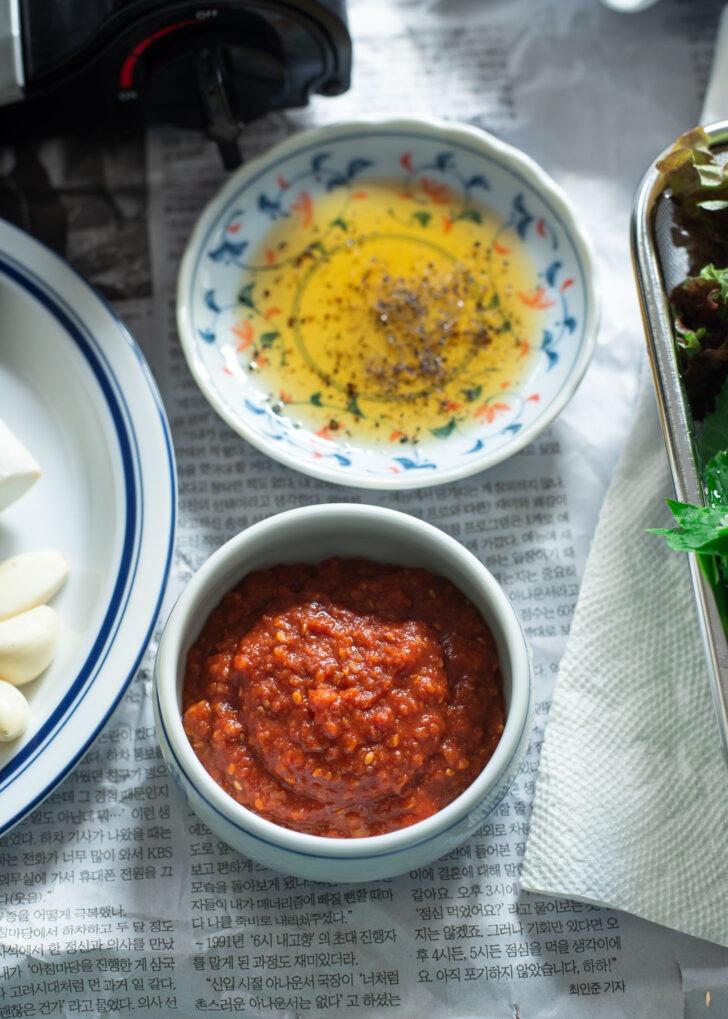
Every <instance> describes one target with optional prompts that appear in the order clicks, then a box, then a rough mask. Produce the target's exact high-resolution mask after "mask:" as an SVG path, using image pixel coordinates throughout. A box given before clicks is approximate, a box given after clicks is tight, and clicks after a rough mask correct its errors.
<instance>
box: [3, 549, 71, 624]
mask: <svg viewBox="0 0 728 1019" xmlns="http://www.w3.org/2000/svg"><path fill="white" fill-rule="evenodd" d="M67 576H68V563H67V562H66V560H65V559H64V558H63V556H62V555H61V554H60V552H55V551H53V550H42V551H36V552H24V553H21V554H20V555H16V556H12V557H11V558H10V559H6V560H5V561H4V562H2V563H0V620H3V619H7V618H8V617H9V616H16V615H18V613H20V612H26V611H27V610H28V609H32V608H35V606H36V605H43V604H45V603H46V602H48V601H50V600H51V598H52V597H53V596H54V595H55V594H57V592H58V591H59V590H60V589H61V587H62V586H63V584H64V583H65V580H66V577H67Z"/></svg>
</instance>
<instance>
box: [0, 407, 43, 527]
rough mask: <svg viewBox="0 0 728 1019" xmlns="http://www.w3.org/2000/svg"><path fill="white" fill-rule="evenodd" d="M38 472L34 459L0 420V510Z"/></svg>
mask: <svg viewBox="0 0 728 1019" xmlns="http://www.w3.org/2000/svg"><path fill="white" fill-rule="evenodd" d="M40 474H41V470H40V467H39V466H38V464H37V463H36V461H35V459H34V458H33V457H32V456H31V455H30V453H29V452H28V450H27V449H26V448H25V446H24V445H23V444H22V442H21V441H20V439H18V438H16V436H15V435H14V434H13V433H12V432H11V431H10V429H9V428H8V426H7V425H6V424H5V423H4V422H3V421H1V420H0V510H4V509H5V508H6V507H7V506H9V505H10V503H11V502H15V500H16V499H19V498H20V496H21V495H23V494H24V493H25V492H27V490H28V489H29V488H30V486H31V485H32V484H33V483H34V482H36V481H37V480H38V478H39V477H40Z"/></svg>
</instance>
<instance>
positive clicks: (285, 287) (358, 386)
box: [241, 181, 543, 443]
mask: <svg viewBox="0 0 728 1019" xmlns="http://www.w3.org/2000/svg"><path fill="white" fill-rule="evenodd" d="M425 186H426V183H425ZM458 208H459V203H458V198H457V196H454V195H453V194H452V193H451V192H450V191H449V189H448V193H445V192H438V191H437V190H436V189H435V188H434V187H431V188H430V189H429V190H428V191H426V192H419V191H417V190H406V191H405V190H403V189H402V188H401V187H399V189H398V186H397V185H395V184H389V183H388V182H386V181H385V182H368V183H366V182H364V183H362V185H361V187H360V188H359V189H358V190H356V191H354V192H353V193H347V194H346V195H345V196H342V195H341V194H340V193H338V192H334V193H332V194H324V195H320V196H316V197H309V196H308V195H305V196H303V197H302V198H301V201H300V203H299V212H300V215H297V216H296V217H292V218H287V219H283V220H280V221H278V222H277V223H276V224H275V225H274V227H273V228H272V230H271V231H270V232H269V233H268V235H267V236H266V237H265V239H264V241H263V244H262V245H261V248H260V250H259V251H258V252H257V253H256V255H255V257H254V259H253V261H254V263H255V264H256V265H257V266H259V267H261V268H259V269H258V270H257V272H258V278H259V281H260V285H261V286H262V287H263V288H264V289H263V293H264V298H265V306H266V308H267V309H269V313H270V321H271V323H272V324H273V326H274V328H272V330H271V332H270V333H269V334H268V335H269V337H270V339H269V341H268V343H267V344H266V343H264V344H261V343H256V344H255V345H254V346H253V347H252V348H250V349H249V352H248V353H249V357H248V358H247V360H246V362H245V366H246V368H247V370H248V371H251V372H256V373H258V375H259V379H260V381H261V382H262V383H263V385H264V386H265V387H266V389H267V390H268V392H269V394H270V400H271V402H272V404H273V405H274V407H275V408H276V409H277V410H278V411H279V412H280V413H281V414H285V415H286V416H288V417H289V418H292V419H293V420H295V421H297V422H300V424H301V425H302V426H303V427H306V428H308V429H310V430H313V431H315V432H318V433H319V434H321V435H324V436H327V437H331V438H336V440H337V441H338V442H342V441H346V440H347V439H352V440H356V441H357V442H358V443H361V442H365V443H367V442H371V443H381V442H392V441H396V440H397V439H402V440H403V441H404V440H407V441H419V440H421V439H422V438H426V437H427V435H428V433H430V432H435V433H436V432H437V430H438V429H444V428H448V427H452V424H453V422H457V423H458V425H459V426H460V427H463V428H468V427H473V426H475V425H477V424H478V423H479V422H481V421H482V420H486V421H487V420H488V419H489V414H491V413H492V407H493V400H494V398H495V397H496V396H497V395H498V394H499V393H501V392H505V391H507V390H509V389H511V388H512V387H514V386H516V385H518V384H519V383H520V382H521V381H522V380H523V378H524V376H526V375H527V373H528V372H529V370H530V369H531V367H532V364H533V360H534V358H533V355H532V350H533V349H534V348H535V346H536V345H537V342H538V341H539V340H540V328H541V327H540V319H541V316H542V314H543V311H542V310H541V309H540V308H539V306H538V303H539V302H538V288H537V277H536V272H535V270H534V268H533V266H532V264H531V261H530V258H529V255H528V252H527V250H526V247H525V245H524V244H523V243H522V242H521V241H520V239H519V238H518V236H517V234H516V232H515V231H512V230H507V229H505V228H504V224H503V223H502V222H501V221H500V220H499V219H498V218H497V217H496V216H495V214H494V213H493V212H492V211H491V210H489V209H488V208H487V207H485V206H478V207H477V208H476V209H473V207H472V206H469V207H468V208H467V212H466V213H460V214H459V213H458ZM534 295H535V296H534ZM245 315H246V313H245V312H243V316H242V322H241V329H243V330H244V328H245Z"/></svg>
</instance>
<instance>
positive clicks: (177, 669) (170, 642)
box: [154, 504, 534, 882]
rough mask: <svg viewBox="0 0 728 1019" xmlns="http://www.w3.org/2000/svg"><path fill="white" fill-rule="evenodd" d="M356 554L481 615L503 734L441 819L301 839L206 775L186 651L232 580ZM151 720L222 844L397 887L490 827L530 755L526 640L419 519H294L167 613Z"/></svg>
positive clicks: (236, 543) (280, 518)
mask: <svg viewBox="0 0 728 1019" xmlns="http://www.w3.org/2000/svg"><path fill="white" fill-rule="evenodd" d="M330 556H342V557H352V556H353V557H356V556H361V557H364V558H367V559H372V560H376V561H379V562H391V563H397V564H400V565H405V566H424V567H426V568H427V569H429V570H430V571H432V572H433V573H436V574H439V575H441V576H445V577H447V578H448V579H449V580H451V581H452V582H453V583H454V584H455V585H456V586H457V587H458V588H459V589H460V590H461V591H462V592H463V593H464V594H466V595H467V596H468V597H469V598H470V599H471V601H472V602H473V603H474V605H475V606H476V607H477V608H478V609H479V610H480V612H481V614H482V616H483V618H484V619H485V621H486V623H487V624H488V625H489V627H490V628H491V631H492V633H493V636H494V638H495V641H496V644H497V649H498V655H499V658H500V664H501V670H502V673H503V681H504V693H505V700H506V724H505V729H504V732H503V735H502V737H501V739H500V742H499V743H498V746H497V747H496V750H495V752H494V754H493V756H492V758H491V759H490V761H489V762H488V763H487V764H486V766H485V768H484V769H483V771H482V772H481V774H480V775H479V776H478V777H477V778H476V779H475V780H474V781H473V783H472V784H471V785H470V786H469V787H468V788H467V789H466V790H465V791H464V792H463V793H462V794H461V795H460V796H459V797H458V798H457V799H455V800H454V801H453V802H452V803H450V804H449V805H448V806H446V807H445V808H444V809H442V810H440V811H439V813H437V814H435V815H434V816H432V817H429V818H427V819H426V820H424V821H420V822H418V823H417V824H413V825H411V826H410V827H407V828H403V829H400V830H398V831H394V832H391V833H388V834H385V835H375V836H371V837H368V838H349V839H346V838H326V837H322V836H314V835H307V834H301V833H299V832H296V831H291V830H289V829H287V828H283V827H280V826H278V825H276V824H274V823H272V822H270V821H267V820H265V819H263V818H262V817H260V816H258V815H257V814H256V813H254V812H252V811H250V810H248V809H246V808H245V807H243V806H241V805H240V804H239V803H237V802H236V801H235V800H233V799H232V797H230V796H229V795H228V794H227V793H226V792H224V791H223V790H222V788H221V787H220V786H219V785H218V784H217V783H216V782H215V781H214V779H213V778H212V777H211V776H210V775H209V774H208V772H207V771H206V770H205V769H204V767H203V766H202V764H201V763H200V761H199V760H198V758H197V756H196V755H195V753H194V751H193V750H192V747H191V745H190V743H189V741H188V738H187V736H186V734H185V732H184V729H183V726H182V718H181V687H182V680H183V671H184V663H185V659H186V655H187V651H188V649H189V648H190V646H191V644H192V643H193V642H194V640H195V639H196V637H197V636H198V634H199V632H200V630H201V628H202V625H203V623H204V621H205V619H206V618H207V616H208V614H209V612H210V611H211V610H212V608H213V607H214V606H216V605H217V604H218V603H219V601H220V600H221V598H222V596H223V595H224V594H225V593H226V592H227V591H228V590H229V589H230V588H231V587H233V586H234V585H235V584H236V582H237V581H239V580H240V579H241V578H242V577H243V576H245V575H246V574H248V573H250V572H251V571H253V570H256V569H260V568H264V567H268V566H273V565H276V564H278V563H281V562H287V563H295V562H312V563H315V562H319V561H321V560H323V559H325V558H327V557H330ZM154 710H155V718H156V723H157V729H158V733H159V739H160V743H161V747H162V752H163V754H164V757H165V759H166V761H167V764H168V766H169V768H170V771H171V773H172V775H173V776H174V778H175V780H176V782H177V784H178V786H179V788H180V789H181V790H182V792H183V794H184V796H185V798H186V800H187V802H188V803H189V805H190V807H191V808H192V810H193V811H194V812H195V813H196V814H197V815H198V816H199V817H200V818H201V819H202V820H203V821H204V822H205V824H207V826H208V827H209V828H210V829H211V830H212V831H213V832H215V833H216V834H217V835H218V836H219V837H220V838H221V839H223V840H224V841H225V842H227V843H228V844H229V845H231V846H232V847H234V848H235V849H237V850H238V851H239V852H241V853H242V854H244V855H245V856H248V857H250V858H252V859H254V860H257V861H258V862H260V863H263V864H265V865H267V866H269V867H272V868H273V869H275V870H279V871H282V872H283V873H287V874H292V875H295V876H298V877H303V878H310V879H313V880H319V881H336V882H349V881H366V880H372V879H377V878H385V877H391V876H393V875H395V874H400V873H403V872H405V871H409V870H411V869H413V868H415V867H419V866H423V865H425V864H427V863H431V862H432V861H433V860H435V859H438V858H439V857H440V856H442V855H443V854H444V853H447V852H448V851H449V850H451V849H453V848H454V847H455V846H457V845H458V844H460V843H461V842H462V841H463V840H464V839H465V838H467V836H468V835H470V834H472V832H473V831H474V830H475V829H476V828H477V827H478V826H479V825H480V824H481V823H482V822H483V819H484V818H485V817H486V816H487V815H488V813H489V812H490V811H492V810H493V808H494V807H495V806H496V805H497V803H498V802H499V801H500V800H501V799H502V798H503V796H504V795H505V794H506V792H507V791H508V789H509V787H510V786H511V784H512V782H513V780H514V778H515V776H516V773H517V772H518V769H519V767H520V764H521V762H522V759H523V756H524V754H525V752H526V750H527V746H528V740H529V735H530V729H531V723H532V717H533V710H534V687H533V678H532V671H531V662H530V655H529V651H528V647H527V644H526V640H525V638H524V635H523V631H522V629H521V626H520V624H519V622H518V619H517V617H516V615H515V613H514V611H513V609H512V608H511V605H510V602H509V601H508V598H507V597H506V596H505V594H504V592H503V591H502V589H501V588H500V586H499V585H498V583H497V582H496V581H495V579H494V578H493V577H492V575H491V574H490V573H489V572H488V570H487V569H486V568H485V567H484V566H483V565H482V564H481V563H480V561H479V560H478V559H477V558H476V557H475V556H473V555H472V554H471V553H470V552H468V551H467V549H465V548H464V546H462V545H461V544H460V543H459V542H457V541H455V540H454V539H453V538H450V537H449V536H448V535H446V534H444V533H443V532H442V531H440V530H438V529H437V528H435V527H433V526H432V525H430V524H428V523H424V522H423V521H421V520H418V519H417V518H415V517H412V516H409V515H408V514H405V513H401V512H399V511H396V510H390V509H384V508H380V507H375V506H367V505H348V504H341V505H339V504H329V505H325V506H324V505H321V506H311V507H306V508H303V509H294V510H290V511H286V512H284V513H280V514H277V515H275V516H273V517H270V518H268V519H266V520H264V521H262V522H261V523H258V524H255V525H253V526H252V527H249V528H248V529H246V530H245V531H243V532H242V533H240V534H238V535H237V536H236V537H234V538H232V539H231V540H230V541H228V542H227V543H226V544H225V545H223V546H222V547H221V548H220V549H218V551H217V552H215V553H214V554H213V555H212V556H211V557H210V558H209V559H208V560H207V562H206V563H205V564H204V565H203V566H202V567H201V568H200V570H199V571H198V572H197V574H195V576H194V577H193V578H192V580H191V581H190V583H189V584H188V585H187V587H186V588H185V590H184V591H183V593H182V595H181V596H180V598H179V600H178V601H177V603H176V605H175V606H174V608H173V609H172V612H171V613H170V616H169V619H168V620H167V623H166V625H165V628H164V632H163V635H162V639H161V641H160V645H159V649H158V653H157V658H156V664H155V671H154Z"/></svg>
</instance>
